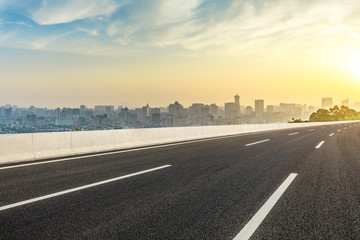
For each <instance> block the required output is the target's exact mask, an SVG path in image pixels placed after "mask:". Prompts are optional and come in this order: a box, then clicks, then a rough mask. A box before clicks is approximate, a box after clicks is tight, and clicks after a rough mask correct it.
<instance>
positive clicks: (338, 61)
mask: <svg viewBox="0 0 360 240" xmlns="http://www.w3.org/2000/svg"><path fill="white" fill-rule="evenodd" d="M236 93H238V94H239V95H240V103H241V105H254V100H255V99H264V100H265V105H267V104H279V103H280V102H286V103H303V104H308V105H318V106H320V105H321V98H322V97H333V99H334V102H335V103H340V101H341V100H344V99H347V98H349V99H350V102H360V1H359V0H342V1H338V0H273V1H270V0H269V1H267V0H221V1H220V0H217V1H216V0H186V1H178V0H118V1H115V0H62V1H58V0H0V105H4V104H13V105H18V106H25V107H26V106H30V105H34V106H39V107H50V108H53V107H63V106H66V107H78V106H79V105H81V104H85V105H88V106H93V105H102V104H107V105H115V106H117V105H121V106H128V107H136V106H144V105H146V103H149V105H150V106H154V107H155V106H167V105H168V104H169V103H173V102H174V101H179V102H180V103H182V104H183V105H184V106H189V105H190V104H192V103H195V102H198V103H207V104H211V103H217V104H218V105H223V104H224V102H229V101H233V96H234V95H235V94H236Z"/></svg>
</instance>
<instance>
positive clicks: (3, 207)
mask: <svg viewBox="0 0 360 240" xmlns="http://www.w3.org/2000/svg"><path fill="white" fill-rule="evenodd" d="M167 167H171V165H164V166H160V167H156V168H151V169H148V170H144V171H140V172H136V173H131V174H128V175H124V176H121V177H116V178H111V179H108V180H104V181H101V182H96V183H91V184H88V185H84V186H80V187H76V188H71V189H68V190H65V191H61V192H57V193H52V194H49V195H45V196H41V197H37V198H32V199H29V200H25V201H21V202H17V203H13V204H9V205H5V206H2V207H0V211H4V210H7V209H10V208H14V207H19V206H22V205H26V204H29V203H33V202H38V201H41V200H45V199H49V198H53V197H57V196H60V195H64V194H68V193H72V192H76V191H80V190H84V189H86V188H92V187H95V186H99V185H103V184H106V183H110V182H114V181H118V180H121V179H124V178H129V177H133V176H136V175H140V174H144V173H148V172H153V171H156V170H160V169H162V168H167Z"/></svg>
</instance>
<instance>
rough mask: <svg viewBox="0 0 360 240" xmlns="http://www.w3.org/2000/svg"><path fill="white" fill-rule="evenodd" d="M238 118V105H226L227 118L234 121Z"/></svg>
mask: <svg viewBox="0 0 360 240" xmlns="http://www.w3.org/2000/svg"><path fill="white" fill-rule="evenodd" d="M236 116H237V112H236V105H235V103H233V102H228V103H225V117H226V118H229V119H232V118H234V117H236Z"/></svg>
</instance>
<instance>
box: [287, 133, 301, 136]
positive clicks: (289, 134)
mask: <svg viewBox="0 0 360 240" xmlns="http://www.w3.org/2000/svg"><path fill="white" fill-rule="evenodd" d="M296 134H299V132H294V133H290V134H289V136H292V135H296Z"/></svg>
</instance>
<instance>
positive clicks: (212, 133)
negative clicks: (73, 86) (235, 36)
mask: <svg viewBox="0 0 360 240" xmlns="http://www.w3.org/2000/svg"><path fill="white" fill-rule="evenodd" d="M341 123H349V121H347V122H324V123H292V124H287V123H278V124H251V125H227V126H206V127H174V128H146V129H123V130H104V131H80V132H57V133H25V134H4V135H0V164H4V163H11V162H20V161H31V160H38V159H45V158H54V157H63V156H72V155H79V154H87V153H96V152H104V151H112V150H120V149H127V148H135V147H142V146H150V145H157V144H165V143H171V142H181V141H188V140H195V139H203V138H212V137H220V136H227V135H235V134H242V133H251V132H260V131H269V130H277V129H290V128H299V127H309V126H319V125H329V124H331V125H333V124H341Z"/></svg>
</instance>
